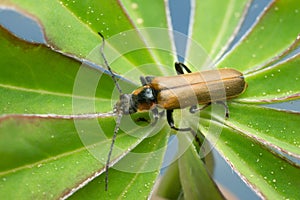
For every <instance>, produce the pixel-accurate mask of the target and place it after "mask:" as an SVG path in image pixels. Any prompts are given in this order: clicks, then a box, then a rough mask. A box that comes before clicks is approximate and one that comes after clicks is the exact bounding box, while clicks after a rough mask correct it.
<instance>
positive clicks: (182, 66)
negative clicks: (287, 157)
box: [175, 62, 192, 75]
mask: <svg viewBox="0 0 300 200" xmlns="http://www.w3.org/2000/svg"><path fill="white" fill-rule="evenodd" d="M183 69H185V71H186V72H187V73H192V71H191V70H190V69H189V68H188V67H187V66H186V65H185V64H183V63H181V62H175V70H176V72H177V74H178V75H179V74H184V72H183Z"/></svg>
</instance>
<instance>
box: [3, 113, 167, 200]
mask: <svg viewBox="0 0 300 200" xmlns="http://www.w3.org/2000/svg"><path fill="white" fill-rule="evenodd" d="M0 120H1V125H0V137H1V140H0V141H1V145H0V156H1V158H3V160H5V162H1V163H0V171H1V172H0V177H1V178H0V179H1V183H0V185H1V192H0V197H2V198H4V197H5V198H9V199H16V198H19V197H22V199H30V198H32V197H35V198H46V197H47V198H51V199H52V198H58V197H63V196H68V195H69V194H72V193H74V192H75V191H76V190H78V189H79V188H81V187H83V186H85V185H86V184H87V183H88V182H89V181H90V179H93V178H96V177H97V176H98V175H99V174H100V173H102V172H103V170H104V169H103V166H104V163H105V162H106V159H107V154H108V149H109V147H110V144H111V141H110V139H107V138H106V137H105V135H101V133H99V129H98V126H99V124H98V121H97V119H90V120H88V119H76V121H75V124H76V125H77V127H76V128H75V126H74V121H73V120H70V119H69V120H62V119H49V118H39V117H24V116H19V117H2V118H0ZM79 121H80V122H79ZM99 122H100V125H101V127H102V129H103V133H111V134H112V133H113V127H114V120H113V119H111V118H100V119H99ZM78 123H82V124H84V125H85V128H86V129H84V128H83V126H81V129H80V130H78ZM103 133H102V134H103ZM139 133H140V135H142V136H143V135H146V134H145V132H144V131H140V132H139ZM165 133H167V131H165V129H163V131H162V132H157V134H156V135H155V136H153V137H150V138H148V139H146V140H145V141H144V142H143V143H141V144H140V147H137V148H136V149H135V150H134V151H133V152H132V153H136V154H141V153H143V154H142V155H144V157H143V159H144V160H142V161H145V160H146V161H147V162H143V163H144V165H143V166H142V167H144V168H146V169H148V168H149V169H151V170H149V171H147V172H148V173H144V174H138V173H137V174H134V173H133V174H130V175H129V176H130V177H132V180H128V179H124V180H122V179H121V180H120V179H119V178H118V177H126V176H128V175H127V174H128V173H126V171H125V172H120V171H114V170H112V171H110V173H109V174H110V176H109V180H111V181H110V183H109V187H110V188H111V189H110V191H111V192H113V191H116V190H118V191H122V192H124V190H125V189H126V188H129V187H134V188H135V187H136V185H141V181H144V182H145V183H149V185H147V186H148V187H146V189H145V186H144V185H143V186H141V187H143V188H144V190H143V192H142V193H141V194H140V195H141V196H145V195H147V194H148V193H149V191H150V190H151V188H152V185H153V184H154V180H155V179H156V177H157V170H159V167H160V165H161V162H162V157H163V154H164V151H165V150H164V147H165V145H166V141H167V136H166V135H165ZM127 134H132V133H131V132H127ZM108 137H111V135H110V136H108ZM139 138H140V137H139V136H138V135H137V134H135V136H129V135H124V134H123V133H122V132H120V133H119V134H118V137H117V140H116V144H115V148H114V154H113V155H112V158H111V159H112V160H120V159H121V158H122V157H124V156H125V155H126V153H128V151H130V150H131V149H133V148H134V147H135V146H136V145H137V144H138V143H140V140H141V139H139ZM82 142H83V144H84V145H83V144H82ZM145 143H147V145H145ZM37 144H38V145H37ZM153 152H156V153H155V154H154V153H153ZM124 153H125V154H124ZM146 153H149V154H146ZM128 155H129V156H130V154H128ZM145 155H148V156H147V157H146V156H145ZM135 158H137V157H135ZM124 159H125V160H124V161H123V162H122V161H120V162H119V163H118V165H119V166H115V168H116V169H118V170H120V169H124V166H122V163H123V165H124V163H125V164H127V165H128V162H127V161H128V158H127V159H126V158H124ZM129 159H132V158H129ZM100 161H101V162H100ZM142 161H140V162H142ZM136 162H138V163H139V160H136ZM149 166H150V167H149ZM121 167H123V168H121ZM139 167H140V168H139V169H140V170H141V172H145V171H143V170H146V169H144V168H142V167H141V166H139ZM127 168H129V166H127ZM153 169H156V170H153ZM133 170H135V169H133ZM115 173H116V174H117V175H115ZM116 176H117V177H116ZM61 177H64V178H63V179H62V178H61ZM99 179H100V180H101V181H102V182H101V186H98V185H96V186H95V187H94V186H93V185H91V186H89V187H90V188H91V189H92V190H94V191H95V192H97V195H99V194H101V193H99V187H100V188H103V190H104V188H105V187H104V182H103V180H104V177H103V176H100V177H99ZM99 179H97V180H99ZM46 183H47V184H46ZM120 183H122V184H120ZM127 183H129V184H127ZM145 183H144V184H145ZM15 187H18V191H17V192H16V191H14V190H15V189H14V188H15ZM68 188H70V189H68ZM95 189H97V190H95ZM116 194H121V193H116Z"/></svg>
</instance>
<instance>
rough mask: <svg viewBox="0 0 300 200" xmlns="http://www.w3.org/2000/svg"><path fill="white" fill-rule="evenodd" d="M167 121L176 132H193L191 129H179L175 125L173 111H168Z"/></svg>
mask: <svg viewBox="0 0 300 200" xmlns="http://www.w3.org/2000/svg"><path fill="white" fill-rule="evenodd" d="M167 121H168V124H169V126H170V127H171V128H172V129H174V130H176V131H191V130H192V129H191V128H177V127H175V124H174V119H173V110H167Z"/></svg>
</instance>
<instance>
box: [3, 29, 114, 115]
mask: <svg viewBox="0 0 300 200" xmlns="http://www.w3.org/2000/svg"><path fill="white" fill-rule="evenodd" d="M0 36H1V37H0V43H1V45H2V48H1V50H0V51H1V59H0V70H1V74H0V91H1V99H0V107H1V109H0V113H5V114H9V113H31V114H33V113H39V114H42V113H56V114H71V113H73V112H72V110H73V108H72V100H73V101H75V100H76V99H77V101H78V102H79V101H80V102H82V103H85V104H88V103H89V104H91V103H90V102H92V103H93V102H95V103H96V105H97V106H96V110H97V111H98V112H99V111H100V112H101V111H102V112H103V111H108V110H111V100H110V94H111V91H112V90H113V82H112V79H111V78H110V77H109V76H108V75H105V74H103V73H101V72H100V71H97V70H95V69H92V68H91V67H88V66H86V65H82V63H80V62H78V61H76V60H74V59H71V58H68V57H66V56H64V55H62V54H60V53H56V52H53V51H51V49H50V48H48V47H46V46H45V45H37V44H29V43H27V42H24V41H21V40H19V39H17V38H16V37H13V36H12V35H10V34H9V33H8V32H7V31H6V30H5V29H3V28H2V27H0ZM79 69H81V70H84V71H85V72H86V76H88V77H89V81H88V82H83V81H81V82H80V83H79V84H80V87H81V88H82V90H84V88H93V87H94V88H95V87H96V88H95V90H96V91H90V92H89V93H88V92H85V93H83V92H81V93H80V94H78V93H77V94H76V93H75V94H74V93H73V89H74V86H75V85H74V82H75V80H76V75H77V72H78V70H79ZM49 75H50V76H49ZM92 80H95V81H92ZM77 81H78V80H77ZM96 81H97V85H107V86H106V90H101V89H100V87H98V89H97V85H91V84H93V83H94V82H96ZM98 81H99V83H98ZM78 87H79V86H78ZM82 90H81V91H82ZM95 97H96V98H95ZM100 105H101V106H100ZM85 110H86V113H88V112H95V110H92V109H91V110H89V109H88V108H87V106H86V107H85Z"/></svg>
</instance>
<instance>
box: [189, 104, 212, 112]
mask: <svg viewBox="0 0 300 200" xmlns="http://www.w3.org/2000/svg"><path fill="white" fill-rule="evenodd" d="M210 104H211V102H209V103H208V104H205V105H204V106H202V107H200V108H197V106H191V107H190V113H196V112H199V111H201V110H204V109H205V108H207V107H208V106H209V105H210Z"/></svg>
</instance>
